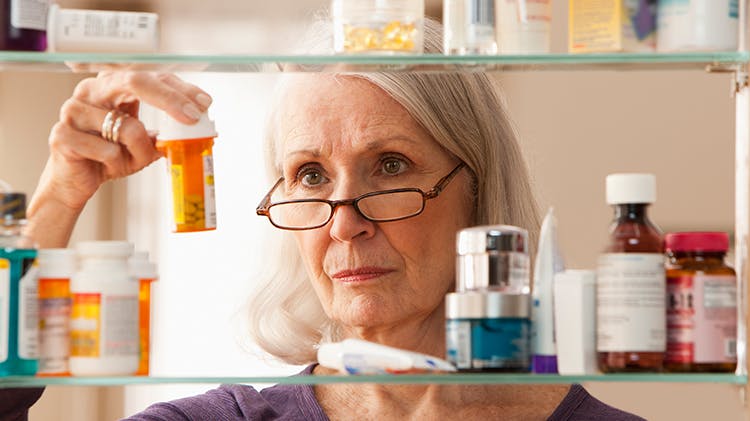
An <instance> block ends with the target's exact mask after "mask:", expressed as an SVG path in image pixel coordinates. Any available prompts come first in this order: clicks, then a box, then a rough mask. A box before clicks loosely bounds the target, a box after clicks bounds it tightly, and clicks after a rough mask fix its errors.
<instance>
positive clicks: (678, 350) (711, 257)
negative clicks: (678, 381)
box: [664, 232, 737, 372]
mask: <svg viewBox="0 0 750 421" xmlns="http://www.w3.org/2000/svg"><path fill="white" fill-rule="evenodd" d="M728 248H729V236H728V235H727V234H726V233H723V232H681V233H670V234H667V235H666V237H665V249H666V253H667V257H668V261H667V296H668V300H667V353H666V358H665V360H664V368H665V369H666V371H670V372H732V371H734V370H735V368H736V367H737V354H736V337H737V289H736V286H737V284H736V280H737V278H736V274H735V272H734V269H732V268H731V267H730V266H728V265H727V264H726V263H725V262H724V259H725V257H726V252H727V249H728Z"/></svg>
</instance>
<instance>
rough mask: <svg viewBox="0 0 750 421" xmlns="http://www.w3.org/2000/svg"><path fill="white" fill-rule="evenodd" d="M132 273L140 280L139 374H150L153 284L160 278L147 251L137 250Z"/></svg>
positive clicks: (130, 264)
mask: <svg viewBox="0 0 750 421" xmlns="http://www.w3.org/2000/svg"><path fill="white" fill-rule="evenodd" d="M128 264H129V266H130V273H131V275H133V277H134V278H135V279H136V281H137V282H138V288H139V290H138V336H139V340H138V371H137V372H136V373H135V374H136V375H137V376H148V372H149V355H150V350H151V284H152V283H153V282H154V281H156V279H157V278H158V276H159V275H158V273H157V271H156V263H153V262H151V261H150V260H149V259H148V252H147V251H136V252H135V253H133V257H131V258H130V261H129V262H128Z"/></svg>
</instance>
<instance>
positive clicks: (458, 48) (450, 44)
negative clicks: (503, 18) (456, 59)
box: [443, 0, 497, 55]
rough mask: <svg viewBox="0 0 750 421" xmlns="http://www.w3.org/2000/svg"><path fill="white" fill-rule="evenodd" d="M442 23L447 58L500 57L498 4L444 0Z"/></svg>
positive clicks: (479, 0)
mask: <svg viewBox="0 0 750 421" xmlns="http://www.w3.org/2000/svg"><path fill="white" fill-rule="evenodd" d="M443 22H444V23H445V34H444V37H443V50H444V51H445V54H448V55H465V54H490V55H491V54H497V37H496V35H495V0H445V2H444V3H443Z"/></svg>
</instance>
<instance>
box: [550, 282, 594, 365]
mask: <svg viewBox="0 0 750 421" xmlns="http://www.w3.org/2000/svg"><path fill="white" fill-rule="evenodd" d="M553 284H554V297H555V311H554V313H555V339H556V346H557V370H558V371H559V373H560V374H563V375H585V374H595V373H596V372H597V371H598V370H597V362H596V290H595V288H596V273H595V272H594V271H593V270H565V271H562V272H559V273H556V274H555V278H554V282H553Z"/></svg>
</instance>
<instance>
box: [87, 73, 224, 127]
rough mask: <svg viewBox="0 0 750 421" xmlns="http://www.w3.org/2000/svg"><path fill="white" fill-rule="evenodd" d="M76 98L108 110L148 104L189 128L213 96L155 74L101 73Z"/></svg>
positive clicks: (178, 81)
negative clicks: (121, 106)
mask: <svg viewBox="0 0 750 421" xmlns="http://www.w3.org/2000/svg"><path fill="white" fill-rule="evenodd" d="M74 97H75V98H77V99H80V100H81V101H84V102H87V103H89V104H96V105H99V106H102V107H106V108H118V107H119V106H120V105H121V104H129V103H133V102H135V101H144V102H147V103H149V104H151V105H153V106H154V107H157V108H160V109H162V110H164V111H166V112H167V113H168V114H169V115H171V116H172V117H173V118H175V119H177V120H179V121H181V122H183V123H186V124H191V123H194V122H196V121H197V120H198V119H199V118H200V115H201V113H203V112H205V111H206V109H207V108H208V105H210V96H209V95H208V94H207V93H206V92H204V91H203V90H201V89H200V88H198V87H197V86H195V85H192V84H189V83H186V82H184V81H182V80H180V79H179V78H177V77H176V76H174V75H172V74H167V73H152V72H106V73H100V74H99V75H98V76H97V77H96V78H94V79H87V80H85V81H83V82H81V83H80V84H79V85H78V87H77V88H76V91H75V93H74Z"/></svg>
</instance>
